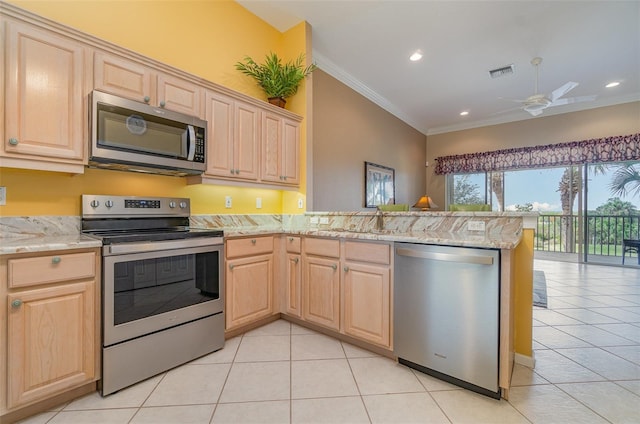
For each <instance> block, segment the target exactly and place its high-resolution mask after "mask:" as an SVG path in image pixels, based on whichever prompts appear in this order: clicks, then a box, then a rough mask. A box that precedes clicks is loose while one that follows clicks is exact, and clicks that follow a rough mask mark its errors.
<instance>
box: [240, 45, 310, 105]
mask: <svg viewBox="0 0 640 424" xmlns="http://www.w3.org/2000/svg"><path fill="white" fill-rule="evenodd" d="M303 62H304V54H301V55H300V56H298V59H296V60H295V61H289V62H287V63H285V64H283V63H282V60H281V59H280V58H279V57H278V55H277V54H275V53H269V54H268V55H267V56H266V58H265V62H264V63H263V64H259V63H256V62H255V61H254V60H253V59H252V58H250V57H249V56H245V58H244V62H237V63H236V69H237V70H239V71H240V72H242V73H243V74H245V75H249V76H250V77H252V78H254V79H255V80H256V81H257V82H258V85H259V86H260V87H262V89H263V90H264V92H265V94H266V95H267V98H268V100H269V103H271V104H275V105H277V106H280V107H282V108H283V107H284V105H285V103H286V100H285V99H286V98H287V97H291V96H293V95H294V94H296V92H297V91H298V86H299V85H300V83H301V82H302V80H303V79H304V78H305V77H306V76H307V75H309V74H310V73H311V72H313V71H314V70H315V69H316V68H317V67H316V65H315V64H311V65H309V66H307V67H306V68H305V67H304V64H303Z"/></svg>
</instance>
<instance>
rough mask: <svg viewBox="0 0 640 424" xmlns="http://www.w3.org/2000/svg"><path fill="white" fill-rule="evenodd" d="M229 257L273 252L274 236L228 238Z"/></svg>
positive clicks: (227, 250) (227, 249)
mask: <svg viewBox="0 0 640 424" xmlns="http://www.w3.org/2000/svg"><path fill="white" fill-rule="evenodd" d="M226 252H227V258H237V257H239V256H251V255H259V254H262V253H272V252H273V236H268V237H251V238H243V239H232V240H227V247H226Z"/></svg>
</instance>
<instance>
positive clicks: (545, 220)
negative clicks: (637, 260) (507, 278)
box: [534, 214, 640, 257]
mask: <svg viewBox="0 0 640 424" xmlns="http://www.w3.org/2000/svg"><path fill="white" fill-rule="evenodd" d="M578 219H579V217H578V216H577V215H562V214H557V215H555V214H554V215H550V214H549V215H539V216H538V224H537V228H536V235H535V243H534V249H535V250H539V251H544V252H563V253H575V252H577V251H578V245H579V243H580V240H581V239H582V240H585V239H586V240H587V253H588V254H592V255H604V256H619V257H621V256H622V240H623V239H634V240H638V239H640V215H627V216H620V215H588V216H587V217H586V218H584V219H585V222H584V224H585V235H584V238H581V237H578V235H579V234H578V231H579V225H578V223H579V221H578ZM634 256H635V255H634Z"/></svg>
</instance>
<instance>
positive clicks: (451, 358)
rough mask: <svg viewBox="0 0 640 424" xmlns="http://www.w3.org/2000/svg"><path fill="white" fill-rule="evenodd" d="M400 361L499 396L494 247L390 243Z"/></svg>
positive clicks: (497, 265)
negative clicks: (392, 246) (391, 246)
mask: <svg viewBox="0 0 640 424" xmlns="http://www.w3.org/2000/svg"><path fill="white" fill-rule="evenodd" d="M394 268H395V271H394V301H393V302H394V308H393V309H394V330H393V331H394V346H395V347H394V349H395V354H396V356H398V361H399V362H400V363H401V364H404V365H407V366H409V367H412V368H415V369H417V370H419V371H422V372H424V373H426V374H430V375H432V376H434V377H437V378H440V379H442V380H446V381H449V382H451V383H453V384H456V385H459V386H461V387H464V388H467V389H470V390H473V391H475V392H478V393H481V394H484V395H487V396H490V397H493V398H496V399H499V398H500V389H499V387H498V361H499V357H498V356H499V327H500V321H499V312H500V311H499V306H500V252H499V250H492V249H475V248H463V247H450V246H432V245H422V244H413V243H395V265H394Z"/></svg>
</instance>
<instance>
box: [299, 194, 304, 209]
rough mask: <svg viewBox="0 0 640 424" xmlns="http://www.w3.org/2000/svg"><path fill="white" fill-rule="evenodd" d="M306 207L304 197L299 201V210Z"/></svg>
mask: <svg viewBox="0 0 640 424" xmlns="http://www.w3.org/2000/svg"><path fill="white" fill-rule="evenodd" d="M303 207H304V200H302V197H301V198H299V199H298V209H302V208H303Z"/></svg>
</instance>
